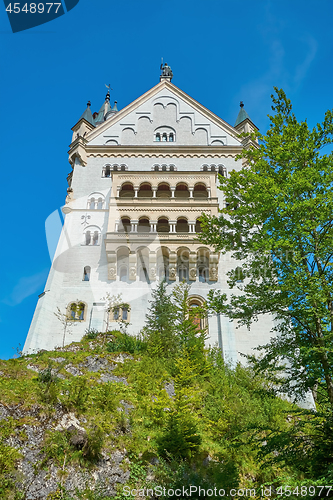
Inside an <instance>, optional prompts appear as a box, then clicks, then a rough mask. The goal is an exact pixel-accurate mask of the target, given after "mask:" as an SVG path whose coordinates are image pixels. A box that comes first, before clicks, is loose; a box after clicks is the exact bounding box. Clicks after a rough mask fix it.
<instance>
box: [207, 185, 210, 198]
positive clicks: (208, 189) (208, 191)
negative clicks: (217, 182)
mask: <svg viewBox="0 0 333 500" xmlns="http://www.w3.org/2000/svg"><path fill="white" fill-rule="evenodd" d="M207 193H208V198H210V197H211V190H210V187H208V188H207Z"/></svg>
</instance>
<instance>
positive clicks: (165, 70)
mask: <svg viewBox="0 0 333 500" xmlns="http://www.w3.org/2000/svg"><path fill="white" fill-rule="evenodd" d="M160 70H161V71H162V73H161V76H160V82H161V81H162V80H168V82H171V80H172V77H173V73H172V69H171V68H170V66H169V65H168V63H164V65H163V57H162V63H161V66H160Z"/></svg>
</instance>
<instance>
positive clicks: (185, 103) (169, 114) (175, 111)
mask: <svg viewBox="0 0 333 500" xmlns="http://www.w3.org/2000/svg"><path fill="white" fill-rule="evenodd" d="M86 139H87V141H88V145H89V146H103V145H106V146H108V145H110V146H112V145H122V146H127V145H130V146H135V145H141V146H161V147H166V146H168V145H171V144H172V145H175V146H211V145H214V146H223V145H225V146H234V145H235V146H239V145H240V144H241V143H240V141H239V139H238V138H237V131H236V130H235V129H234V128H233V127H231V126H230V125H229V124H228V123H226V122H225V121H223V120H222V119H221V118H219V117H217V116H216V115H214V113H212V112H211V111H209V110H208V109H206V108H205V107H204V106H202V105H201V104H199V103H198V102H196V101H195V100H194V99H192V98H191V97H189V96H188V95H187V94H185V93H184V92H182V91H181V90H180V89H178V88H177V87H176V86H175V85H173V84H172V83H170V82H160V83H159V84H158V85H156V86H155V87H153V88H152V89H151V90H150V91H148V92H146V94H144V95H143V96H141V97H139V98H138V99H137V100H136V101H134V102H133V103H131V104H129V105H128V106H126V108H124V109H123V110H121V111H119V112H118V113H117V114H116V115H115V116H113V117H112V118H110V119H109V120H107V121H106V122H104V123H103V124H101V125H99V126H98V127H97V128H96V129H94V130H93V131H91V132H90V133H89V134H88V135H87V137H86Z"/></svg>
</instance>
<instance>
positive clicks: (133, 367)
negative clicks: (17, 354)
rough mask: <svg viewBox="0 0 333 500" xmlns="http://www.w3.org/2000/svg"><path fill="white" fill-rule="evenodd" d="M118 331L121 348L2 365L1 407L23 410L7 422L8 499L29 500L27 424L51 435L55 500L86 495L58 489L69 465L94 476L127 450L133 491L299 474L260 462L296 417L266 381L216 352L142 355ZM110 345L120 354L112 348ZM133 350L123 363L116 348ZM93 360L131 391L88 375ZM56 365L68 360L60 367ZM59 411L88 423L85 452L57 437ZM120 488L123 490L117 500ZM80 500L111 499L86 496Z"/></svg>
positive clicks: (47, 443) (86, 346)
mask: <svg viewBox="0 0 333 500" xmlns="http://www.w3.org/2000/svg"><path fill="white" fill-rule="evenodd" d="M113 333H114V334H115V335H116V336H117V338H118V341H117V342H118V344H116V342H115V337H114V336H109V337H108V338H106V337H105V336H102V335H99V336H98V337H97V338H96V339H87V338H84V339H83V340H82V341H81V342H80V343H76V344H72V345H71V346H69V347H68V348H65V349H59V350H57V351H53V352H41V353H39V354H36V355H32V356H25V357H21V358H18V359H12V360H8V361H0V374H1V377H0V394H1V396H0V402H1V404H2V407H4V408H7V409H9V410H12V409H14V408H16V409H17V408H19V412H17V411H16V410H15V411H16V413H15V417H14V418H12V417H10V418H7V419H4V420H0V478H1V479H2V480H1V482H0V497H1V498H8V499H9V498H17V499H18V498H25V497H24V494H22V495H21V496H20V493H19V492H18V489H19V488H16V486H15V481H16V483H17V481H18V480H20V478H19V476H18V475H17V474H16V472H15V470H16V466H17V463H18V460H20V447H24V442H25V440H26V439H27V436H26V435H25V430H24V429H25V425H34V426H41V427H43V426H44V428H45V432H44V428H43V432H44V438H43V446H42V448H41V449H40V460H39V463H38V464H36V470H37V469H38V468H43V467H44V468H46V469H47V468H49V467H50V464H53V466H55V467H56V468H57V469H58V470H60V471H61V470H62V473H61V474H62V476H61V474H60V476H59V488H58V492H57V493H56V492H55V493H54V494H53V496H52V495H50V496H49V498H50V499H52V498H53V499H56V498H68V499H70V498H79V497H78V496H75V494H74V493H73V492H72V493H71V494H69V493H65V492H64V491H62V492H61V486H60V484H61V483H62V482H63V478H64V477H66V471H67V468H68V467H74V468H75V467H81V470H82V468H86V469H87V470H93V469H94V468H98V460H99V458H100V457H101V454H103V455H104V456H106V455H111V454H112V452H114V451H115V450H124V449H125V450H126V453H127V457H128V459H127V460H126V461H124V462H123V465H122V467H123V468H125V469H126V468H127V469H129V470H130V478H129V480H128V484H130V485H131V486H132V487H134V486H138V487H144V486H147V485H150V486H153V485H156V484H164V485H167V486H169V487H172V486H175V485H177V484H179V485H183V484H186V482H187V483H189V484H190V483H192V484H201V485H206V487H208V486H212V485H213V484H215V485H217V486H218V487H223V488H230V487H244V488H250V487H251V488H253V487H257V488H259V485H261V484H263V483H265V482H267V481H272V482H274V481H275V482H276V481H281V479H279V477H282V476H283V477H284V478H285V479H286V478H288V476H289V475H290V474H296V475H297V471H296V472H295V471H294V472H293V471H292V470H291V469H288V470H287V469H286V468H284V469H279V467H278V466H269V467H266V468H265V467H263V466H262V465H263V463H262V461H261V459H260V458H259V456H258V452H260V450H261V449H262V448H263V446H265V440H266V437H267V434H268V432H269V431H268V430H267V429H268V428H270V429H277V428H279V429H283V430H287V429H288V426H290V425H291V423H290V422H291V420H292V418H291V417H290V414H291V413H292V407H291V405H290V404H289V403H288V402H286V401H282V400H281V399H278V398H275V397H274V396H272V395H271V394H270V392H269V391H267V390H264V389H263V388H262V387H263V385H262V380H258V379H257V378H255V377H253V374H252V373H251V372H250V371H249V370H246V369H244V368H242V367H240V366H239V367H237V369H236V370H235V371H232V370H229V369H228V367H226V366H225V365H224V363H223V361H222V359H221V356H220V354H219V353H218V352H214V351H213V352H211V353H210V354H207V357H206V359H205V361H204V362H200V363H198V362H197V361H195V360H193V359H191V357H190V356H187V355H182V356H181V355H180V356H179V357H177V358H176V359H164V358H161V356H160V355H157V354H156V353H154V352H149V351H148V352H147V351H144V350H143V352H139V353H135V350H140V349H142V348H143V347H144V346H143V345H141V344H139V345H136V344H135V341H134V342H133V344H132V345H128V346H127V345H124V343H123V336H121V335H120V334H119V333H116V332H113ZM110 340H113V346H114V349H115V351H117V350H118V352H108V351H107V348H106V347H107V344H108V342H109V341H110ZM117 345H118V348H117ZM126 349H127V350H129V351H132V353H133V351H134V353H133V354H132V355H131V356H120V357H119V351H121V350H126ZM91 357H93V358H94V359H95V358H96V359H97V358H99V359H102V361H103V360H107V361H108V363H109V365H108V366H109V368H108V371H107V373H108V374H112V377H114V379H115V380H117V377H119V378H121V377H123V378H125V379H126V380H127V382H128V385H125V384H124V383H122V382H121V381H109V382H105V383H100V382H99V378H100V376H101V373H102V372H103V371H104V372H105V370H104V368H105V366H106V365H103V363H102V364H101V366H102V369H101V370H100V371H97V372H96V371H91V369H89V363H87V358H89V359H90V360H91V359H92V358H91ZM51 358H52V359H51ZM56 358H63V361H61V362H60V363H57V362H56V361H54V360H55V359H56ZM103 362H104V361H103ZM28 365H30V369H29V368H28ZM31 366H32V367H33V368H35V370H38V371H39V373H40V374H39V375H38V371H34V370H32V369H31ZM66 368H67V369H66ZM75 368H77V370H79V372H78V373H80V374H79V375H77V376H74V375H71V374H70V373H69V371H68V369H69V370H70V371H72V372H75ZM90 368H91V367H90ZM111 368H112V369H111ZM59 377H61V378H59ZM119 380H121V379H119ZM167 383H169V384H171V385H169V387H171V386H172V385H173V386H174V389H175V395H174V396H171V397H170V395H168V393H167V392H166V390H165V387H166V384H167ZM17 405H18V406H17ZM59 408H60V409H61V412H62V414H63V412H73V413H75V415H76V416H77V418H78V419H79V420H80V422H84V424H82V425H83V426H84V428H85V430H86V432H87V439H86V443H85V446H84V448H83V449H77V448H76V447H75V446H73V444H72V443H71V440H70V435H69V434H68V433H66V432H64V431H61V430H55V428H54V427H55V425H53V423H54V422H56V420H57V418H58V413H57V412H59ZM125 410H126V411H125ZM0 414H1V413H0ZM288 415H289V417H288ZM43 422H44V423H43ZM45 422H52V425H46V423H45ZM11 437H12V438H15V439H14V443H16V444H15V445H14V446H11V444H13V443H12V442H11V440H10V438H11ZM71 470H72V469H71ZM184 478H186V480H185V479H184ZM286 481H287V479H286ZM287 482H288V481H287ZM16 490H17V491H16ZM121 491H122V486H120V485H118V497H119V498H121V497H122V496H123V495H122V493H121ZM66 495H67V496H66ZM71 495H72V496H71ZM79 496H80V495H79ZM80 498H87V499H88V498H90V499H97V498H99V499H101V498H104V497H103V495H102V494H98V493H97V492H95V493H92V491H90V490H89V491H88V490H87V491H86V492H85V493H82V492H81V496H80ZM124 498H125V497H124ZM127 498H128V497H127ZM201 498H202V497H201Z"/></svg>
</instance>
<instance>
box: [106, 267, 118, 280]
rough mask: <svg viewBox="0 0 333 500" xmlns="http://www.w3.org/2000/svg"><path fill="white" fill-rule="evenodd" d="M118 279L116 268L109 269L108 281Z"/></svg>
mask: <svg viewBox="0 0 333 500" xmlns="http://www.w3.org/2000/svg"><path fill="white" fill-rule="evenodd" d="M116 278H117V271H116V268H115V267H109V270H108V279H109V280H115V279H116Z"/></svg>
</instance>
